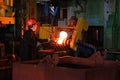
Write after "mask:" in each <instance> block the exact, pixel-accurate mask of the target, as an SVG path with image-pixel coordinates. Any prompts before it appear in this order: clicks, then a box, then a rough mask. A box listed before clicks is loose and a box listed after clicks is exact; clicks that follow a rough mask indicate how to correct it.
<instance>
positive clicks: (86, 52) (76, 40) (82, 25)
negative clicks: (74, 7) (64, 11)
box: [70, 17, 96, 57]
mask: <svg viewBox="0 0 120 80" xmlns="http://www.w3.org/2000/svg"><path fill="white" fill-rule="evenodd" d="M70 21H71V22H70V23H71V24H72V25H74V26H75V29H74V31H73V34H72V38H71V41H70V48H71V49H72V50H73V51H74V52H75V54H74V56H76V57H78V56H79V55H80V56H81V55H82V56H81V57H89V56H90V55H91V54H93V53H95V52H96V48H95V47H94V46H93V45H91V44H88V43H86V42H85V41H83V40H84V39H83V38H84V37H85V36H84V33H83V32H86V31H87V30H88V22H87V21H86V20H85V19H84V18H83V17H80V18H78V19H71V20H70Z"/></svg>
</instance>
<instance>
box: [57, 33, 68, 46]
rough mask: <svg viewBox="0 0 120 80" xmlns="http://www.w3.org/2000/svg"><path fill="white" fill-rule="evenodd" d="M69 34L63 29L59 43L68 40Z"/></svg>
mask: <svg viewBox="0 0 120 80" xmlns="http://www.w3.org/2000/svg"><path fill="white" fill-rule="evenodd" d="M67 36H68V35H67V32H65V31H61V32H60V35H59V38H58V41H57V43H58V44H62V43H63V41H65V40H66V38H67Z"/></svg>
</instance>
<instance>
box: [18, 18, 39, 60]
mask: <svg viewBox="0 0 120 80" xmlns="http://www.w3.org/2000/svg"><path fill="white" fill-rule="evenodd" d="M26 26H27V28H28V30H26V31H25V32H24V35H23V38H22V41H21V51H20V56H21V60H32V59H33V58H34V55H36V52H37V50H36V45H37V36H36V34H37V32H36V31H38V30H37V29H38V26H37V22H36V20H35V19H29V20H28V21H27V25H26Z"/></svg>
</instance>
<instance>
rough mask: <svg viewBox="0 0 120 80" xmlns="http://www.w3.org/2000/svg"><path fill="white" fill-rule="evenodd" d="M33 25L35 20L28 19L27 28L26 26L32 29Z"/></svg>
mask: <svg viewBox="0 0 120 80" xmlns="http://www.w3.org/2000/svg"><path fill="white" fill-rule="evenodd" d="M35 24H36V20H34V19H29V20H28V21H27V26H28V27H29V28H32V27H33V25H35Z"/></svg>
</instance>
